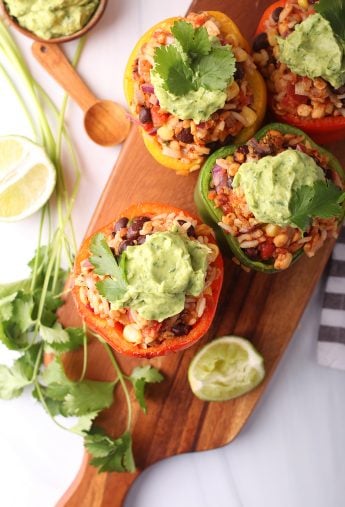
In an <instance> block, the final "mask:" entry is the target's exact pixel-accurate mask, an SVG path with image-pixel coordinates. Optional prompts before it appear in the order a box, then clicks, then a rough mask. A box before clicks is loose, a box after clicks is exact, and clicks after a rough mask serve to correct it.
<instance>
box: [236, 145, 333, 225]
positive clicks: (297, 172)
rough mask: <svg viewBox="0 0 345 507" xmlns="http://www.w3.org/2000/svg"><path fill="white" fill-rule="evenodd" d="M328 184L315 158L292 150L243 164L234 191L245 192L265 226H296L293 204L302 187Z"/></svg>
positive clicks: (256, 216)
mask: <svg viewBox="0 0 345 507" xmlns="http://www.w3.org/2000/svg"><path fill="white" fill-rule="evenodd" d="M318 180H321V181H325V176H324V173H323V171H322V169H321V168H320V167H319V166H318V165H317V164H316V162H315V161H314V159H313V158H311V157H310V156H309V155H306V154H305V153H302V152H300V151H297V150H293V149H288V150H286V151H282V152H281V153H279V154H278V155H275V156H271V155H268V156H266V157H263V158H261V159H260V160H258V161H256V160H255V161H251V162H246V163H244V164H242V165H241V167H240V169H239V170H238V172H237V174H236V176H235V178H234V181H233V187H234V188H239V187H240V188H241V189H242V190H243V191H244V194H245V197H246V201H247V203H248V206H249V209H250V210H251V212H252V213H253V215H254V216H255V218H256V219H257V220H259V221H260V222H263V223H273V224H278V225H282V226H284V225H294V224H293V223H292V215H291V210H290V201H291V199H292V197H293V195H294V194H295V192H296V191H298V190H299V189H300V188H301V187H313V185H314V183H315V182H316V181H318Z"/></svg>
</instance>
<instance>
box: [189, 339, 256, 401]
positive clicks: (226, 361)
mask: <svg viewBox="0 0 345 507" xmlns="http://www.w3.org/2000/svg"><path fill="white" fill-rule="evenodd" d="M264 376H265V369H264V364H263V358H262V356H261V355H260V354H259V353H258V352H257V351H256V350H255V348H254V347H253V345H252V344H251V343H250V342H249V341H248V340H246V339H245V338H239V337H238V336H223V337H222V338H217V339H216V340H213V341H211V342H210V343H208V344H207V345H205V346H204V347H203V348H202V349H201V350H199V352H198V353H197V354H196V356H195V357H194V358H193V360H192V362H191V363H190V366H189V369H188V380H189V384H190V387H191V389H192V391H193V393H194V394H195V396H197V397H198V398H200V399H201V400H205V401H226V400H231V399H232V398H236V397H237V396H241V395H242V394H244V393H247V392H248V391H251V390H252V389H254V387H256V386H257V385H258V384H259V383H260V382H261V381H262V379H263V378H264Z"/></svg>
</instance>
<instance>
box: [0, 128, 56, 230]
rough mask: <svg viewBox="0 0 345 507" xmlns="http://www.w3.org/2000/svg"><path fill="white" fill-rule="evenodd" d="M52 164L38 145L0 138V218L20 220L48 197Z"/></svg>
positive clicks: (51, 181) (27, 140) (52, 174)
mask: <svg viewBox="0 0 345 507" xmlns="http://www.w3.org/2000/svg"><path fill="white" fill-rule="evenodd" d="M55 180H56V173H55V167H54V165H53V164H52V162H51V160H50V159H49V157H48V155H47V154H46V152H45V151H44V149H43V148H42V146H39V145H38V144H35V143H33V142H32V141H29V139H26V138H25V137H20V136H6V137H0V220H1V221H4V222H12V221H15V220H21V219H22V218H25V217H27V216H29V215H32V214H33V213H34V212H35V211H37V210H38V209H40V208H41V207H42V206H43V205H44V204H45V203H46V202H47V200H48V199H49V197H50V195H51V193H52V191H53V189H54V186H55Z"/></svg>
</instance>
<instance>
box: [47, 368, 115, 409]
mask: <svg viewBox="0 0 345 507" xmlns="http://www.w3.org/2000/svg"><path fill="white" fill-rule="evenodd" d="M42 380H43V381H44V383H45V395H46V396H47V397H48V398H51V399H52V400H55V401H61V402H62V404H61V412H60V413H61V414H62V415H64V416H81V415H86V414H88V413H90V412H97V413H98V412H100V411H101V410H103V409H104V408H107V407H109V406H110V405H111V404H112V402H113V390H114V386H115V383H114V382H101V381H98V380H83V381H81V382H74V381H73V380H70V379H69V378H68V377H67V375H66V373H65V370H64V367H63V365H62V363H61V360H60V359H55V360H54V361H52V362H51V363H50V364H49V365H48V367H47V368H46V369H45V371H44V373H43V375H42Z"/></svg>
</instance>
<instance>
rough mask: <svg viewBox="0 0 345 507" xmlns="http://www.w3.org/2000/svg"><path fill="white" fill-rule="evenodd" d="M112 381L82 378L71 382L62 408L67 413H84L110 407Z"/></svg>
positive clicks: (78, 414)
mask: <svg viewBox="0 0 345 507" xmlns="http://www.w3.org/2000/svg"><path fill="white" fill-rule="evenodd" d="M114 385H115V384H114V382H101V381H98V380H83V381H82V382H71V383H70V388H69V392H68V394H66V396H65V397H64V401H63V408H64V410H65V413H66V414H67V415H77V416H80V415H85V414H88V413H89V412H99V411H100V410H103V409H104V408H107V407H110V405H111V404H112V402H113V390H114Z"/></svg>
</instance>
